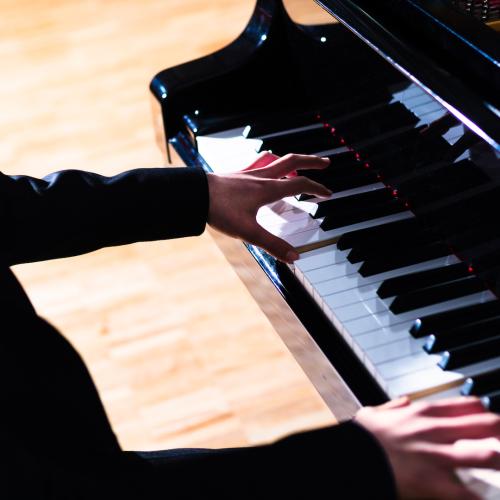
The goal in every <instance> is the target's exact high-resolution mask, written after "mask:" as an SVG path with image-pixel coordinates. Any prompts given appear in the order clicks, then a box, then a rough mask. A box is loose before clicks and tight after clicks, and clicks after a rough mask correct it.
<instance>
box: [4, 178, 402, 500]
mask: <svg viewBox="0 0 500 500" xmlns="http://www.w3.org/2000/svg"><path fill="white" fill-rule="evenodd" d="M208 203H209V200H208V186H207V180H206V175H205V173H204V172H203V171H201V170H195V169H187V168H173V169H139V170H133V171H129V172H125V173H122V174H120V175H117V176H114V177H110V178H108V177H103V176H100V175H97V174H93V173H88V172H81V171H75V170H69V171H63V172H58V173H55V174H52V175H49V176H47V177H46V178H44V179H43V180H40V179H34V178H31V177H26V176H6V175H3V174H0V230H1V235H2V237H1V241H0V388H1V399H2V401H3V403H2V405H1V406H0V410H1V413H0V445H1V446H2V450H1V451H0V453H1V454H2V456H3V457H4V458H5V460H3V463H2V464H1V465H0V498H6V499H8V500H11V499H15V498H16V499H17V498H21V499H24V498H26V499H33V500H35V499H45V498H47V499H48V498H51V499H52V498H69V499H73V498H85V499H87V498H88V499H89V500H90V499H95V498H98V497H99V498H100V496H99V495H98V494H97V493H96V492H98V491H99V492H101V493H102V492H106V493H105V494H104V495H103V496H104V497H106V498H117V499H120V500H121V498H123V493H121V494H120V495H118V496H115V495H114V494H113V491H115V492H116V484H118V483H119V482H122V483H124V484H126V483H127V482H130V481H131V482H132V483H133V481H132V480H131V479H130V478H131V476H132V475H133V473H129V472H127V473H124V470H135V469H133V468H134V467H135V466H134V465H132V466H131V465H130V463H127V465H126V466H124V468H121V464H122V460H121V458H120V456H121V455H120V454H122V452H121V451H120V448H119V446H118V443H117V441H116V438H115V437H114V434H113V432H112V430H111V427H110V426H109V423H108V421H107V418H106V415H105V412H104V410H103V408H102V405H101V404H100V400H99V397H98V395H97V392H96V390H95V387H94V385H93V383H92V380H91V378H90V376H89V375H88V372H87V371H86V368H85V366H84V365H83V363H82V361H81V359H80V358H79V356H78V354H77V353H76V351H74V349H72V348H71V346H70V345H69V343H68V342H67V341H66V340H65V339H64V338H63V337H62V336H61V335H60V334H59V332H57V330H56V329H55V328H54V327H53V326H51V325H50V324H48V323H47V322H46V321H44V320H43V319H42V318H40V317H39V316H38V315H37V313H36V311H35V310H34V308H33V306H32V305H31V303H30V301H29V298H28V297H27V295H26V294H25V292H24V290H23V288H22V286H21V285H20V284H19V282H18V281H17V279H16V278H15V276H14V274H13V273H12V271H11V270H10V266H12V265H15V264H19V263H24V262H33V261H40V260H46V259H53V258H59V257H68V256H74V255H78V254H82V253H85V252H89V251H93V250H96V249H99V248H102V247H108V246H114V245H123V244H127V243H132V242H137V241H149V240H158V239H166V238H176V237H183V236H192V235H198V234H201V233H202V232H203V231H204V228H205V224H206V220H207V214H208ZM82 373H83V376H82ZM244 450H245V449H244ZM246 450H247V452H244V451H243V452H242V453H246V455H247V457H250V459H249V460H254V461H253V462H250V463H251V464H253V465H252V467H253V468H254V470H253V471H250V470H243V468H242V467H240V466H238V460H230V461H228V462H227V463H225V465H224V467H223V468H224V470H220V471H219V472H220V478H218V483H219V485H220V486H219V488H220V490H218V491H217V497H218V498H247V497H246V496H245V495H244V494H242V493H241V494H238V493H236V492H237V491H238V489H240V491H241V481H242V477H243V478H247V479H248V481H247V482H250V478H251V477H253V476H254V475H255V474H257V476H258V477H262V479H264V477H267V480H266V481H264V482H263V483H262V494H261V495H258V496H259V498H267V497H269V498H280V497H281V498H287V496H288V497H289V498H314V497H315V496H316V494H317V495H318V496H319V495H320V494H321V495H324V494H326V491H329V492H331V494H328V496H329V497H330V498H356V499H357V498H370V497H373V498H380V499H382V500H385V499H390V498H393V497H394V495H395V493H394V482H393V478H392V473H391V470H390V467H389V465H388V462H387V459H386V456H385V453H384V452H383V450H382V449H381V447H380V446H379V444H378V442H377V441H376V440H375V439H374V438H373V436H372V435H371V434H370V433H368V432H367V431H365V430H364V429H363V428H362V427H360V426H358V425H357V424H355V423H352V422H348V423H344V424H341V425H338V426H334V427H330V428H327V429H321V430H317V431H313V432H305V433H301V434H296V435H293V436H289V437H287V438H285V439H282V440H280V441H278V442H276V443H274V444H272V445H267V446H260V447H254V448H249V449H246ZM109 456H112V457H114V458H113V460H114V459H115V458H117V457H118V458H117V460H114V462H113V463H114V465H113V466H112V467H111V466H109V464H108V465H107V466H105V467H103V466H101V465H102V460H104V461H105V462H106V460H108V458H104V459H103V458H102V457H109ZM252 457H254V458H252ZM101 459H102V460H101ZM106 463H107V462H106ZM246 463H248V462H246ZM89 464H90V465H89ZM95 464H101V465H99V466H98V465H95ZM116 464H118V465H116ZM233 469H234V470H233ZM193 470H196V469H195V468H193ZM203 470H206V468H204V469H203ZM259 471H260V472H259ZM167 473H168V470H167ZM2 476H3V477H2ZM211 476H213V474H211ZM257 479H258V478H257ZM115 480H116V481H115ZM114 481H115V482H114ZM245 481H246V480H245ZM270 481H271V484H266V482H267V483H269V482H270ZM257 483H259V484H260V481H257ZM168 484H170V485H171V489H168V488H167V493H168V494H165V496H164V498H184V496H182V495H180V494H178V493H179V491H180V490H179V489H178V488H177V487H176V486H175V485H176V481H175V480H174V479H173V478H172V479H171V480H170V481H168ZM238 485H239V486H238ZM259 487H260V486H259ZM5 488H7V493H6V494H5V495H4V494H3V493H2V490H4V489H5ZM325 488H327V489H325ZM132 490H133V488H131V489H128V492H129V493H130V492H131V491H132ZM251 490H252V486H249V490H248V491H251ZM124 491H126V489H124ZM224 491H226V492H233V493H232V494H231V493H227V496H225V493H224ZM4 492H5V490H4ZM207 493H208V491H207ZM276 495H278V496H276ZM131 496H133V495H131ZM136 496H137V495H136ZM249 497H255V495H253V494H252V495H250V494H249ZM137 498H146V497H143V496H142V495H139V496H137ZM162 498H163V495H162ZM206 498H211V496H210V494H208V496H206ZM255 498H257V497H255Z"/></svg>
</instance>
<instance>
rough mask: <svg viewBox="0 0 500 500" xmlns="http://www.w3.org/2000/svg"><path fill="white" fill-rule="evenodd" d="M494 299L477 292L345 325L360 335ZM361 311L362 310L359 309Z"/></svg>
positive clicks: (368, 317)
mask: <svg viewBox="0 0 500 500" xmlns="http://www.w3.org/2000/svg"><path fill="white" fill-rule="evenodd" d="M493 299H495V296H494V295H493V294H492V293H491V292H489V291H487V292H478V293H474V294H471V295H467V296H465V297H460V298H458V299H453V300H448V301H446V302H441V303H439V304H433V305H431V306H427V307H424V308H421V309H415V310H414V311H409V312H407V313H403V314H397V315H396V314H393V313H392V312H391V311H385V312H381V313H377V314H371V313H370V312H369V311H367V314H366V315H365V316H363V317H361V316H360V317H359V318H358V319H354V320H350V321H349V323H348V324H346V325H345V327H346V328H347V329H348V330H349V332H350V333H351V335H354V336H356V335H360V334H363V333H366V332H369V331H371V330H378V329H380V328H383V327H389V326H393V325H397V324H400V323H404V322H408V321H414V320H416V319H417V318H419V317H421V316H427V315H429V314H434V313H437V312H442V311H449V310H451V309H456V308H458V307H464V306H468V305H472V304H479V303H482V302H487V301H490V300H493ZM361 311H363V310H361Z"/></svg>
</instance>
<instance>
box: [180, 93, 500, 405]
mask: <svg viewBox="0 0 500 500" xmlns="http://www.w3.org/2000/svg"><path fill="white" fill-rule="evenodd" d="M362 105H363V107H362V108H361V109H354V110H350V112H348V113H346V111H345V109H344V110H343V114H341V115H340V116H336V117H334V118H332V119H331V120H330V119H329V118H328V116H327V115H328V112H329V111H328V110H327V111H325V112H324V115H325V116H317V117H316V118H317V119H316V121H315V120H313V119H312V117H311V118H309V121H310V123H307V119H306V118H304V115H303V114H302V115H300V117H299V118H298V119H296V120H295V121H294V120H293V119H292V120H291V121H290V123H291V125H298V126H292V127H291V128H288V129H286V130H280V129H279V128H276V125H274V126H275V129H274V130H273V131H271V130H272V125H270V126H267V130H266V120H265V119H264V120H263V123H262V122H261V123H259V124H256V125H255V124H253V123H252V122H251V119H250V122H249V123H244V122H243V123H242V126H241V127H237V128H231V129H229V130H225V131H222V132H215V133H212V134H208V135H203V136H201V135H197V137H196V141H197V147H198V152H199V154H200V156H201V157H202V158H203V160H204V161H205V162H206V163H207V165H208V166H209V167H210V168H211V169H212V170H213V171H215V172H228V171H236V170H240V169H242V168H244V167H246V166H247V165H248V164H250V163H251V162H252V161H254V160H255V159H256V157H257V156H258V154H259V152H260V151H262V150H271V151H273V152H275V153H276V154H279V155H282V154H285V153H286V152H290V151H292V152H299V153H304V154H316V155H319V156H329V157H330V158H331V169H333V177H328V176H327V175H325V174H324V172H320V173H318V172H316V173H312V174H311V176H312V178H316V180H319V181H320V182H324V183H325V184H327V185H328V182H331V183H332V184H331V185H329V186H328V187H330V188H332V189H333V191H334V192H333V194H332V196H331V197H330V198H329V199H327V200H324V199H321V200H319V199H315V198H311V199H304V197H299V198H298V199H296V198H287V199H284V200H281V201H279V202H276V203H274V204H272V205H269V206H266V207H263V208H262V209H261V210H260V211H259V213H258V215H257V219H258V221H259V223H260V224H261V225H262V226H263V227H265V228H266V229H267V230H269V231H270V232H271V233H273V234H275V235H277V236H279V237H281V238H283V239H285V240H286V241H288V242H289V243H290V244H292V245H293V246H294V247H296V248H297V249H298V250H299V251H300V252H301V258H300V260H298V261H297V262H296V263H295V265H293V266H291V269H292V270H293V272H294V273H295V276H296V277H297V279H298V280H299V281H300V282H301V283H302V284H303V286H304V287H305V289H306V290H307V291H308V293H309V294H310V295H311V296H312V298H313V299H314V300H315V301H316V302H317V304H318V305H319V306H320V307H321V309H322V310H323V311H324V313H325V314H326V316H327V317H328V318H329V319H330V321H331V322H332V324H333V325H334V326H335V328H336V329H337V331H338V332H340V334H341V335H342V336H343V337H344V339H345V340H346V341H347V343H348V344H349V345H350V346H351V348H352V350H353V351H354V352H355V353H356V355H357V356H358V357H359V359H360V360H361V361H362V363H363V364H364V365H365V366H366V368H367V369H368V370H369V371H370V373H371V374H372V375H373V377H374V379H375V380H376V381H377V382H378V384H379V385H380V387H381V388H382V389H383V390H384V391H385V393H386V394H387V395H388V396H389V397H390V398H395V397H398V396H400V395H403V394H407V395H410V396H413V397H432V396H431V395H432V394H436V393H437V394H446V395H452V394H455V395H457V394H459V393H460V391H461V388H462V386H463V384H464V382H465V381H466V380H468V379H471V378H472V380H474V379H475V378H477V377H480V376H483V374H488V373H490V372H492V370H494V369H495V368H498V367H500V342H499V341H498V340H499V338H498V337H496V336H495V333H494V325H495V323H491V325H490V326H491V328H490V329H489V330H488V332H489V334H488V333H485V334H484V335H483V337H482V338H481V339H480V342H479V343H477V342H476V343H475V340H476V339H473V338H470V336H471V332H470V331H469V332H468V331H466V330H464V331H458V333H457V335H460V338H461V339H464V340H463V343H460V341H456V339H455V340H454V339H453V338H452V335H450V334H449V332H448V330H449V328H448V330H447V329H446V328H443V329H442V331H441V330H439V331H437V330H435V329H434V330H433V329H430V330H429V332H428V334H427V335H417V334H416V333H415V332H414V333H413V334H411V333H410V330H412V328H413V330H416V328H415V326H414V325H415V322H416V321H419V320H421V319H423V321H424V323H425V321H426V318H431V319H432V318H434V317H436V315H439V314H441V315H443V314H445V313H446V312H447V311H452V312H459V311H462V310H463V311H467V309H466V308H468V307H471V306H478V305H481V304H487V303H496V302H497V297H496V296H495V295H494V293H493V292H492V291H491V290H489V289H488V288H487V287H486V286H484V283H483V282H482V280H479V279H478V278H477V277H476V276H475V275H474V273H473V272H467V271H468V270H467V266H466V265H465V264H463V263H462V264H461V261H460V259H459V258H458V257H456V256H455V255H454V254H453V253H452V252H451V250H450V249H449V248H448V247H447V246H446V245H443V244H442V242H439V241H434V240H433V239H432V238H431V235H429V234H426V233H425V231H423V232H422V231H421V230H420V229H419V228H417V222H416V217H415V215H414V212H413V211H412V210H410V209H409V208H407V207H405V204H404V203H402V202H401V201H400V200H399V199H398V197H397V196H392V197H391V192H390V189H387V186H386V183H384V182H383V181H384V180H386V179H384V178H380V177H381V176H379V175H377V174H376V173H374V172H373V171H371V170H370V168H365V167H370V166H371V165H369V164H365V162H368V161H371V160H370V158H377V155H378V156H379V157H381V158H382V161H383V160H384V155H383V153H382V155H381V153H380V150H381V149H382V148H381V145H382V146H383V147H384V148H385V150H387V148H390V146H391V144H394V145H395V146H394V147H395V148H398V147H399V148H402V149H401V151H403V152H404V151H405V149H404V148H405V147H406V146H405V145H406V143H407V142H411V141H412V140H413V138H414V137H415V136H414V135H412V134H416V133H419V132H420V131H421V130H422V127H423V126H430V125H431V124H436V123H437V124H439V123H440V122H442V121H443V120H445V121H446V112H445V110H444V109H443V108H442V107H441V106H440V105H439V104H438V103H437V102H436V101H435V100H433V99H432V98H431V97H430V96H428V95H427V94H426V93H425V92H423V91H422V90H421V89H420V88H419V87H418V86H416V85H414V84H408V85H405V86H404V87H402V88H399V89H397V90H393V91H392V92H391V96H390V98H389V100H388V102H387V101H385V103H384V104H377V103H372V104H371V105H370V104H368V105H367V103H366V102H363V103H362ZM331 112H333V111H331ZM386 118H387V119H386ZM318 119H319V122H318ZM326 120H327V121H326ZM371 120H375V121H376V123H375V124H373V123H372V122H371ZM186 121H187V122H188V123H190V119H189V117H186ZM269 121H270V122H271V123H272V122H273V120H269ZM273 124H274V123H273ZM252 128H253V129H255V130H257V131H258V130H259V129H260V130H261V131H263V132H265V133H263V134H261V135H259V136H256V135H255V134H254V133H253V132H252ZM431 128H432V127H431ZM437 128H438V131H439V133H438V134H437V135H436V137H435V138H433V140H435V139H436V138H437V139H438V141H437V142H436V143H435V144H436V147H438V148H441V149H442V151H443V154H445V155H448V158H451V159H452V164H453V166H454V168H455V171H457V172H459V170H458V168H459V166H460V165H461V163H460V162H462V163H463V162H468V161H470V160H469V156H470V155H469V153H468V148H467V146H468V145H469V142H470V137H469V139H467V134H466V133H464V129H463V126H462V125H456V124H455V123H448V124H447V125H445V126H443V127H439V126H438V127H437ZM193 132H196V130H194V131H193ZM441 132H442V133H441ZM195 135H196V134H195ZM405 141H406V142H405ZM462 143H463V144H462ZM439 154H440V153H439V151H438V155H439ZM364 157H368V158H369V159H368V160H365V158H364ZM438 158H439V156H438ZM396 163H397V162H395V163H394V164H393V163H390V164H389V170H391V169H392V171H391V172H390V173H391V175H392V177H391V178H394V177H395V178H396V179H397V180H398V183H399V184H398V185H400V186H405V182H406V184H407V185H409V186H410V187H409V189H410V191H412V189H413V188H412V185H411V182H415V181H412V179H411V177H412V175H413V174H414V171H415V170H413V171H411V172H410V174H409V173H408V172H405V170H404V168H401V169H400V171H398V166H397V165H396ZM435 164H436V160H435V159H434V162H432V161H431V162H430V166H427V165H425V166H424V167H423V168H424V174H425V172H426V170H425V169H427V170H428V171H429V174H428V175H429V179H432V177H431V176H432V175H439V174H440V173H441V171H440V168H444V169H446V166H445V165H442V164H439V162H438V163H437V165H435ZM467 166H469V165H467ZM403 167H404V165H403ZM335 168H338V172H339V175H337V172H335V170H334V169H335ZM363 169H364V170H363ZM383 171H384V170H382V172H383ZM461 171H463V172H464V173H465V175H464V179H463V182H462V184H463V185H460V179H459V177H460V176H458V175H455V173H454V175H453V178H454V179H456V182H457V186H458V189H459V190H460V189H462V190H467V189H470V188H471V187H474V186H475V185H477V186H478V189H480V188H481V186H482V183H483V182H484V179H482V178H481V176H480V175H476V177H474V176H472V177H471V176H470V174H469V173H468V172H469V170H467V171H466V168H465V167H464V168H463V169H462V170H461ZM376 172H377V171H376ZM353 173H354V174H353ZM363 173H366V178H364V177H363V175H362V174H363ZM306 174H307V173H306ZM344 174H345V175H344ZM314 175H316V176H317V177H314ZM328 175H330V174H328ZM322 176H323V178H322ZM405 176H406V177H405ZM426 179H427V178H426V177H424V181H426ZM429 182H431V183H432V181H429ZM454 182H455V181H454ZM338 185H340V186H341V188H338V189H335V188H336V187H338ZM421 187H423V191H424V193H425V191H426V190H429V189H430V187H429V186H427V185H426V184H425V183H424V185H423V186H421ZM431 187H433V188H436V189H437V191H436V193H435V194H436V196H435V197H434V198H433V197H432V194H433V193H431V194H430V195H425V196H424V199H423V200H422V201H423V202H424V201H425V202H426V204H427V203H429V204H431V205H432V203H433V202H436V200H437V201H438V202H439V200H440V194H441V193H440V192H439V189H438V188H437V187H436V186H431ZM430 191H432V189H430ZM392 194H394V193H392ZM449 194H454V193H446V192H445V193H443V196H447V195H449ZM419 196H422V195H419ZM305 198H307V197H305ZM418 201H420V200H418V198H417V202H418ZM424 210H425V209H424ZM430 214H431V215H432V211H431V212H430ZM369 228H372V230H371V231H372V233H373V234H372V235H371V236H370V231H369ZM391 231H392V236H391V237H392V239H393V245H394V246H395V247H396V248H395V250H391V245H388V246H387V245H386V246H387V248H386V249H385V250H384V251H380V252H379V253H380V254H378V253H377V251H376V250H374V249H373V244H372V243H373V239H374V238H375V239H377V238H381V239H380V241H383V240H384V238H387V235H390V234H391ZM421 232H422V234H420V233H421ZM394 233H395V234H394ZM398 234H400V238H401V240H403V241H407V242H408V244H407V245H405V244H403V243H401V242H398V241H397V238H394V235H398ZM384 235H385V236H384ZM363 237H364V238H365V239H366V238H368V239H367V241H368V244H365V248H363V246H362V245H361V246H360V244H359V241H357V240H356V238H357V239H358V240H363ZM370 237H371V239H370ZM349 240H351V242H349ZM499 248H500V247H499ZM356 252H357V254H358V255H357V256H356ZM360 252H361V253H360ZM363 252H364V253H363ZM464 266H465V270H464ZM426 272H427V274H426ZM453 273H455V274H453ZM457 273H459V274H457ZM460 273H461V274H460ZM448 275H449V276H451V277H449V278H448V277H447V276H448ZM401 277H402V278H404V279H405V280H406V281H408V280H409V284H407V285H405V281H404V280H401V279H400V280H399V282H401V283H400V284H399V286H400V289H397V286H398V281H397V280H396V279H397V278H401ZM422 279H423V280H426V279H427V280H428V283H427V284H426V285H425V286H424V287H423V292H422V288H419V286H418V280H422ZM412 280H413V281H415V280H417V284H416V285H415V284H413V285H412V283H411V281H412ZM432 280H434V281H432ZM382 285H384V289H382V290H381V286H382ZM390 286H393V288H394V286H396V291H394V292H391V291H390ZM388 287H389V288H388ZM401 287H402V288H401ZM405 287H406V288H405ZM384 290H385V292H384ZM382 292H383V293H382ZM497 318H500V312H498V311H493V312H492V313H491V315H490V316H485V318H481V321H483V322H488V321H494V320H496V319H497ZM431 335H432V337H431ZM440 345H442V346H443V348H442V349H441V350H439V346H440ZM464 346H465V347H464ZM467 348H468V349H469V350H467ZM468 384H469V385H470V381H469V382H468ZM499 390H500V380H499V382H498V385H495V386H494V387H489V388H488V392H485V393H484V394H479V395H480V396H483V397H485V398H489V399H485V401H489V404H490V405H491V407H492V408H497V407H498V404H499V403H498V401H499V399H500V396H499V394H498V393H497V391H499ZM464 391H467V388H464V389H462V392H464ZM469 392H470V391H469Z"/></svg>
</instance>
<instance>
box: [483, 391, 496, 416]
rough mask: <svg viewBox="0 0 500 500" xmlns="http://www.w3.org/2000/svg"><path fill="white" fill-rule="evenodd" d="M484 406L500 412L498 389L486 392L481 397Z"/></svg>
mask: <svg viewBox="0 0 500 500" xmlns="http://www.w3.org/2000/svg"><path fill="white" fill-rule="evenodd" d="M481 402H482V403H483V405H484V407H485V408H486V409H487V410H489V411H492V412H494V413H500V391H495V392H492V393H490V394H486V395H485V396H483V397H482V398H481Z"/></svg>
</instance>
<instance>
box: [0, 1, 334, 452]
mask: <svg viewBox="0 0 500 500" xmlns="http://www.w3.org/2000/svg"><path fill="white" fill-rule="evenodd" d="M290 3H291V4H293V5H292V7H293V11H294V12H296V13H297V14H298V15H300V19H301V20H303V21H309V22H320V21H324V20H325V19H328V17H327V16H326V15H325V14H324V13H323V12H322V11H320V9H319V7H317V6H316V5H315V4H314V2H313V1H312V0H310V1H309V0H296V1H294V2H290ZM0 9H1V12H2V16H1V17H0V33H1V38H0V61H1V66H2V78H1V79H0V110H1V113H0V137H1V141H0V161H1V163H0V165H1V167H0V168H1V169H2V171H4V172H6V173H16V174H29V175H33V176H43V175H45V174H47V173H49V172H51V171H55V170H61V169H67V168H78V169H87V170H92V171H95V172H99V173H102V174H105V175H111V174H114V173H117V172H120V171H123V170H126V169H130V168H135V167H143V166H162V165H163V159H162V157H161V155H160V152H159V150H158V148H157V146H156V144H155V141H154V132H153V127H152V119H151V113H150V103H149V92H148V84H149V81H150V79H151V78H152V76H153V75H154V74H155V73H156V72H158V71H159V70H161V69H163V68H166V67H170V66H173V65H175V64H178V63H181V62H184V61H187V60H190V59H193V58H195V57H199V56H201V55H204V54H208V53H210V52H212V51H214V50H216V49H217V48H220V47H222V46H223V45H225V44H226V43H228V42H229V41H231V40H232V39H234V38H235V37H236V36H237V35H238V34H239V32H240V31H241V30H242V29H243V28H244V26H245V25H246V23H247V21H248V19H249V17H250V14H251V11H252V9H253V2H252V1H248V0H245V1H242V0H240V1H238V2H235V1H234V0H218V1H217V2H208V1H203V0H182V1H181V0H168V1H165V0H148V1H144V2H138V1H136V0H120V1H118V0H107V1H106V2H102V1H98V0H64V1H63V0H51V1H48V0H38V1H35V0H0ZM15 272H16V274H17V276H18V277H19V278H20V279H21V281H22V282H23V283H24V285H25V286H26V288H27V290H28V293H29V295H30V296H31V298H32V300H33V302H34V303H35V305H36V307H37V309H38V311H39V313H40V314H41V315H43V316H45V317H47V318H48V319H50V320H51V321H52V322H53V323H54V324H56V325H57V326H58V327H59V328H60V329H61V330H62V331H63V332H65V334H66V335H67V337H68V338H69V339H70V340H71V341H72V342H73V344H74V345H75V346H76V347H77V349H78V350H79V351H80V352H81V353H82V355H83V357H84V359H85V360H86V362H87V363H88V365H89V367H90V370H91V372H92V374H93V376H94V378H95V381H96V383H97V385H98V388H99V391H100V393H101V396H102V398H103V400H104V403H105V406H106V408H107V411H108V414H109V416H110V419H111V421H112V424H113V426H114V428H115V431H116V432H117V434H118V436H119V439H120V441H121V443H122V445H123V446H124V447H125V448H127V449H154V448H167V447H177V446H184V447H186V446H213V447H221V446H237V445H246V444H253V443H258V442H263V441H268V440H272V439H275V438H276V437H278V436H281V435H283V434H286V433H289V432H293V431H297V430H301V429H306V428H311V427H317V426H321V425H326V424H328V423H331V422H333V419H332V416H331V414H330V413H329V411H328V410H327V408H326V406H325V405H324V404H323V402H322V401H321V400H320V398H319V396H318V395H317V394H316V392H315V390H314V389H313V388H312V386H311V385H310V383H309V381H308V380H307V379H306V377H305V375H304V374H303V373H302V371H301V369H300V368H299V367H298V366H297V364H296V363H295V361H294V360H293V359H292V358H291V356H290V354H289V353H288V351H287V350H286V348H285V347H284V346H283V344H282V343H281V341H280V340H279V338H278V337H277V335H276V334H275V332H274V331H273V329H272V327H271V326H270V324H269V323H268V321H267V319H266V318H265V317H264V316H263V314H262V313H261V312H260V309H259V308H258V306H257V305H255V303H254V302H253V300H252V298H251V297H250V295H249V294H248V292H247V291H246V289H245V288H244V286H243V285H242V284H241V282H240V281H239V279H238V278H237V277H236V275H235V274H234V272H233V270H232V269H231V268H230V266H229V264H227V262H226V261H225V259H224V257H223V256H222V254H221V253H220V252H219V250H218V249H217V247H216V246H215V244H214V243H213V242H212V240H211V239H210V237H209V236H208V235H207V234H205V235H203V236H202V237H200V238H196V239H184V240H177V241H167V242H157V243H148V244H136V245H131V246H127V247H118V248H111V249H105V250H101V251H98V252H94V253H92V254H88V255H84V256H81V257H77V258H72V259H64V260H58V261H52V262H43V263H37V264H30V265H22V266H17V267H16V268H15Z"/></svg>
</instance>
